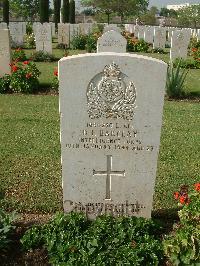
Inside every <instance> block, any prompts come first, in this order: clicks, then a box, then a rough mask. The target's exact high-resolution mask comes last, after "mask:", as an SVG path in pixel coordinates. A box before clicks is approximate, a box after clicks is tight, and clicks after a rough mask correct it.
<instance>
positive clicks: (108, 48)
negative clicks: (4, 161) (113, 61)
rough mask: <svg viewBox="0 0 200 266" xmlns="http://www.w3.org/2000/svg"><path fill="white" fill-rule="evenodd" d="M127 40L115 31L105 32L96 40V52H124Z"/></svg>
mask: <svg viewBox="0 0 200 266" xmlns="http://www.w3.org/2000/svg"><path fill="white" fill-rule="evenodd" d="M126 45H127V40H126V39H125V38H124V37H123V36H122V35H121V34H120V33H119V32H117V31H114V30H111V31H107V32H105V33H104V34H103V35H102V36H101V37H100V38H99V39H98V41H97V53H101V52H115V53H125V52H126Z"/></svg>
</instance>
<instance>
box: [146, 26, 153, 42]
mask: <svg viewBox="0 0 200 266" xmlns="http://www.w3.org/2000/svg"><path fill="white" fill-rule="evenodd" d="M153 36H154V27H152V26H145V29H144V40H145V42H148V43H153Z"/></svg>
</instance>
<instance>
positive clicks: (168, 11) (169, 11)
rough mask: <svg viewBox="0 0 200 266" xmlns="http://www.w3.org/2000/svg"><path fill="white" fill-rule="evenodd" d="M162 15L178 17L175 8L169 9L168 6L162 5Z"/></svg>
mask: <svg viewBox="0 0 200 266" xmlns="http://www.w3.org/2000/svg"><path fill="white" fill-rule="evenodd" d="M160 16H162V17H170V18H176V17H177V11H176V10H174V9H167V8H166V7H162V8H161V10H160Z"/></svg>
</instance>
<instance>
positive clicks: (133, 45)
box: [124, 32, 150, 53]
mask: <svg viewBox="0 0 200 266" xmlns="http://www.w3.org/2000/svg"><path fill="white" fill-rule="evenodd" d="M124 37H125V38H126V39H127V51H128V52H144V53H147V52H148V50H149V46H150V45H149V44H148V43H147V42H145V41H144V40H138V39H137V38H135V37H134V35H133V34H129V33H127V32H125V33H124Z"/></svg>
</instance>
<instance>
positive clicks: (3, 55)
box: [0, 29, 11, 77]
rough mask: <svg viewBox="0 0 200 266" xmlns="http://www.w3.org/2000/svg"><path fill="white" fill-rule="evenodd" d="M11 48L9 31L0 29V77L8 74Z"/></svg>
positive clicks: (9, 71)
mask: <svg viewBox="0 0 200 266" xmlns="http://www.w3.org/2000/svg"><path fill="white" fill-rule="evenodd" d="M10 63H11V48H10V32H9V30H7V29H6V30H1V29H0V77H2V76H4V75H5V74H10V73H11V69H10Z"/></svg>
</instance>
